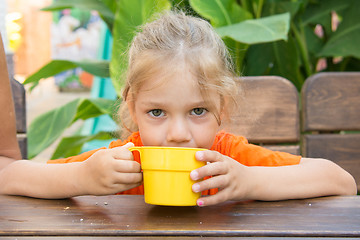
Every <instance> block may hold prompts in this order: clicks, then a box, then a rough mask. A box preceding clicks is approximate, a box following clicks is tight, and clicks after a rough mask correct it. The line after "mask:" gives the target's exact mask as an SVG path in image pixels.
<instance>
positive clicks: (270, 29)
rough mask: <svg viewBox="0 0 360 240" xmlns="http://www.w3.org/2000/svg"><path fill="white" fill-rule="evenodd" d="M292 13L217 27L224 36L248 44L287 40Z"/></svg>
mask: <svg viewBox="0 0 360 240" xmlns="http://www.w3.org/2000/svg"><path fill="white" fill-rule="evenodd" d="M289 25H290V14H289V13H283V14H278V15H274V16H271V17H264V18H259V19H254V20H246V21H243V22H240V23H236V24H233V25H230V26H224V27H220V28H217V29H216V31H217V32H218V33H219V35H220V36H222V37H225V36H227V37H230V38H232V39H234V40H236V41H239V42H242V43H246V44H257V43H265V42H273V41H277V40H287V34H288V32H289Z"/></svg>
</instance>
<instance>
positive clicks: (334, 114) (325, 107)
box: [302, 72, 360, 131]
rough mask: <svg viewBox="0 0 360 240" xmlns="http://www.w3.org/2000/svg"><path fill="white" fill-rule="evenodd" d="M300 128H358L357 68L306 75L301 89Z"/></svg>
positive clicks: (359, 90)
mask: <svg viewBox="0 0 360 240" xmlns="http://www.w3.org/2000/svg"><path fill="white" fill-rule="evenodd" d="M302 105H303V109H304V110H303V112H302V118H303V121H302V122H303V130H304V131H336V130H360V72H327V73H319V74H315V75H313V76H311V77H309V78H308V79H307V80H306V82H305V84H304V86H303V89H302Z"/></svg>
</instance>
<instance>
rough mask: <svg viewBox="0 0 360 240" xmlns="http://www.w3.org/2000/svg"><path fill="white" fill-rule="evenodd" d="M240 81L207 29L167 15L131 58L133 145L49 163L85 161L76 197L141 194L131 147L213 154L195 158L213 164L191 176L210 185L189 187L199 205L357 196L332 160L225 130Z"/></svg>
mask: <svg viewBox="0 0 360 240" xmlns="http://www.w3.org/2000/svg"><path fill="white" fill-rule="evenodd" d="M235 78H236V76H235V74H234V73H233V70H232V68H231V64H230V61H229V56H228V53H227V51H226V47H225V45H224V43H223V42H222V40H221V39H220V38H219V36H218V35H217V34H216V33H215V32H214V30H213V28H212V27H211V25H210V24H208V23H207V22H206V21H204V20H201V19H198V18H195V17H190V16H186V15H185V14H183V13H174V12H169V13H166V14H164V15H163V16H162V17H161V18H159V19H158V20H155V21H154V22H152V23H149V24H147V25H145V26H144V27H143V29H142V31H141V32H140V33H138V35H137V36H136V37H135V38H134V40H133V42H132V44H131V47H130V50H129V69H128V73H127V79H126V86H125V89H124V92H123V104H122V106H121V111H120V115H121V118H122V123H123V125H124V130H123V134H124V135H126V134H127V133H129V134H130V135H128V136H127V139H126V140H124V141H121V140H118V141H114V142H112V143H111V144H110V146H109V149H105V148H103V149H100V150H99V149H98V150H93V151H90V152H86V153H83V154H81V155H78V156H74V157H70V158H67V159H59V160H55V161H50V163H70V162H80V163H71V164H76V165H73V167H72V168H77V171H76V174H77V175H76V176H77V177H76V179H75V181H74V189H75V190H74V191H73V192H71V193H70V195H74V194H95V195H100V194H114V193H118V192H121V193H122V194H143V186H142V185H141V182H142V175H141V173H140V160H139V159H135V160H136V161H134V158H133V155H132V153H131V152H130V151H129V150H128V148H129V147H131V146H133V145H136V146H143V145H145V146H172V147H197V148H206V149H209V150H206V151H200V152H197V153H196V159H197V160H198V161H205V162H209V163H210V164H207V165H206V166H204V167H201V168H199V169H196V170H194V171H192V172H191V174H190V177H191V178H192V179H193V180H198V179H203V178H205V180H202V181H201V182H199V183H195V184H194V185H193V186H192V190H193V191H194V192H203V194H204V197H201V198H200V199H199V200H198V202H197V204H198V205H199V206H208V205H213V204H217V203H220V202H224V201H227V200H241V199H257V200H281V199H293V198H308V197H317V196H324V195H345V194H356V185H355V181H354V179H353V178H352V176H351V175H350V174H348V173H347V172H346V171H344V170H343V169H342V168H340V167H339V166H337V165H336V164H334V163H333V162H331V161H328V160H324V159H309V158H301V157H300V156H294V155H290V154H287V153H281V152H273V151H270V150H267V149H265V148H262V147H259V146H255V145H251V144H248V142H247V140H246V139H245V138H244V137H241V136H234V135H232V134H230V133H226V132H224V131H219V130H220V126H221V123H222V122H223V121H225V120H227V116H229V115H230V111H231V109H232V108H231V106H232V104H233V101H232V99H234V98H233V96H234V94H236V92H234V90H235V89H236V84H235V81H234V79H235ZM239 124H241V123H239ZM125 129H126V130H125ZM140 185H141V186H140Z"/></svg>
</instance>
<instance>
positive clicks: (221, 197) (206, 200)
mask: <svg viewBox="0 0 360 240" xmlns="http://www.w3.org/2000/svg"><path fill="white" fill-rule="evenodd" d="M228 199H229V198H228V197H227V196H226V191H225V190H224V191H219V192H217V193H216V194H214V195H211V196H206V197H201V198H199V199H198V200H197V201H196V203H197V205H198V206H199V207H205V206H211V205H215V204H219V203H221V202H225V201H227V200H228Z"/></svg>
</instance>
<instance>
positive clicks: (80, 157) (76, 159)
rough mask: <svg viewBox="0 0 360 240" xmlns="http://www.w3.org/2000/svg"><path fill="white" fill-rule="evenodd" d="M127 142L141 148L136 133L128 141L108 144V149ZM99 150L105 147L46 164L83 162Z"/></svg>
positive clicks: (138, 135) (116, 141)
mask: <svg viewBox="0 0 360 240" xmlns="http://www.w3.org/2000/svg"><path fill="white" fill-rule="evenodd" d="M128 142H133V143H134V144H135V146H142V142H141V138H140V134H139V133H138V132H135V133H133V134H132V135H131V136H130V137H129V138H128V139H126V140H124V141H122V140H120V139H118V140H115V141H112V142H111V143H110V145H109V148H114V147H120V146H123V145H125V144H126V143H128ZM101 149H106V147H102V148H98V149H94V150H91V151H88V152H84V153H81V154H79V155H76V156H72V157H68V158H60V159H55V160H49V161H47V163H71V162H83V161H85V160H86V159H88V158H89V157H91V156H92V155H93V154H94V153H95V152H97V151H99V150H101Z"/></svg>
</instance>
